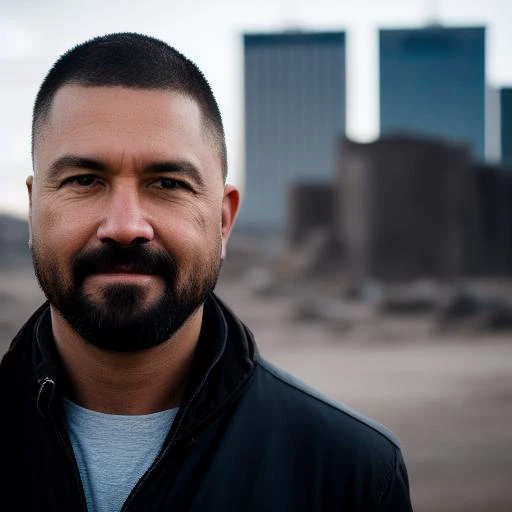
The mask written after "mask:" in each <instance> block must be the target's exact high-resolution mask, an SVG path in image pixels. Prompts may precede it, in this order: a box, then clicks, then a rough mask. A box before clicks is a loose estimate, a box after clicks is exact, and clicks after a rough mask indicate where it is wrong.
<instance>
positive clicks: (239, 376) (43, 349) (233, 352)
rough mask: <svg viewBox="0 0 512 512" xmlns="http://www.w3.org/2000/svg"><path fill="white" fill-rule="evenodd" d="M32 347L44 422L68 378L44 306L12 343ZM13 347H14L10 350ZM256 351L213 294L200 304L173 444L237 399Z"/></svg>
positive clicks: (241, 326)
mask: <svg viewBox="0 0 512 512" xmlns="http://www.w3.org/2000/svg"><path fill="white" fill-rule="evenodd" d="M23 338H25V339H26V340H25V341H26V342H27V343H32V370H33V373H34V376H35V378H36V381H37V385H38V395H37V408H38V411H39V413H40V414H41V416H43V417H46V416H48V414H49V412H50V409H51V407H52V403H53V401H54V398H55V397H56V396H58V394H59V392H60V389H62V385H63V381H64V379H65V378H66V376H65V374H64V370H63V367H62V364H61V362H60V358H59V355H58V352H57V349H56V346H55V341H54V339H53V334H52V328H51V315H50V307H49V305H48V303H46V304H44V305H43V306H41V308H39V309H38V310H37V311H36V313H34V315H33V316H32V317H31V318H30V320H29V321H28V322H27V323H26V324H25V326H24V327H23V329H22V330H21V331H20V333H19V335H18V336H17V337H16V339H15V342H14V343H16V344H17V343H20V342H22V339H23ZM14 343H13V346H14ZM256 358H257V349H256V345H255V342H254V338H253V336H252V333H251V332H250V331H249V330H248V329H247V327H246V326H245V325H244V324H243V323H242V322H241V321H240V320H239V319H238V318H237V317H236V316H235V315H234V314H233V313H232V312H231V310H230V309H229V308H228V307H227V306H226V305H225V304H224V303H223V302H222V301H221V300H220V299H219V298H218V297H216V296H215V295H214V294H213V293H212V294H211V295H210V296H209V297H208V298H207V300H206V302H205V304H204V312H203V323H202V326H201V331H200V335H199V341H198V344H197V349H196V354H195V356H194V362H193V365H192V369H191V373H190V377H189V382H188V385H187V389H186V391H185V395H184V399H183V401H182V404H181V407H180V413H179V415H178V417H177V418H176V420H175V423H177V425H176V428H173V431H174V437H175V440H176V441H178V440H180V439H182V438H183V437H184V436H185V435H188V434H190V435H192V434H193V433H194V432H197V431H198V430H200V429H201V428H202V427H203V426H204V425H205V424H207V423H208V420H209V419H210V418H211V417H212V416H214V415H215V414H216V413H217V412H218V411H220V410H221V409H222V408H223V407H225V406H227V405H229V403H231V402H232V401H233V400H235V399H236V397H237V396H238V395H239V394H240V393H241V391H242V390H243V389H244V388H245V386H246V385H247V384H248V382H249V381H250V378H251V376H252V374H253V370H254V366H255V360H256Z"/></svg>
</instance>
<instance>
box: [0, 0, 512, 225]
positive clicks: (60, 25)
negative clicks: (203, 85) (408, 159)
mask: <svg viewBox="0 0 512 512" xmlns="http://www.w3.org/2000/svg"><path fill="white" fill-rule="evenodd" d="M434 19H435V20H436V21H439V22H441V23H443V24H444V25H447V26H461V25H463V26H471V25H485V26H487V28H488V32H487V79H488V81H489V83H490V84H491V85H494V86H503V85H512V60H511V55H512V0H338V1H334V0H280V1H279V0H278V1H275V0H274V1H271V0H255V1H248V0H239V1H227V0H225V1H223V0H217V1H213V0H211V1H207V0H187V2H184V1H182V0H180V1H177V0H167V1H161V0H147V1H144V2H142V1H141V2H135V1H133V0H124V1H116V0H111V1H110V2H103V1H99V0H88V1H87V2H74V1H72V0H69V1H67V2H65V1H57V0H45V1H44V2H43V1H36V0H1V2H0V70H1V71H0V93H1V94H0V113H1V119H2V123H1V125H0V211H8V212H11V213H16V214H19V215H26V211H27V206H26V203H27V201H26V193H25V189H24V182H25V177H26V176H27V175H28V174H30V173H31V163H30V116H31V109H32V104H33V100H34V97H35V94H36V92H37V88H38V87H39V84H40V82H41V81H42V79H43V77H44V75H45V74H46V72H47V71H48V69H49V67H50V66H51V65H52V63H53V62H54V61H55V60H56V59H57V58H58V56H59V55H60V54H62V53H63V52H64V51H66V50H67V49H69V48H70V47H71V46H73V45H74V44H77V43H80V42H82V41H85V40H86V39H89V38H91V37H93V36H96V35H100V34H105V33H110V32H119V31H135V32H142V33H147V34H150V35H153V36H155V37H158V38H160V39H163V40H165V41H167V42H168V43H170V44H171V45H173V46H175V47H176V48H177V49H178V50H180V51H182V52H183V53H185V54H186V55H187V56H188V57H190V58H191V59H192V60H193V61H195V62H196V64H198V66H199V67H200V68H201V69H202V70H203V72H204V73H205V75H206V77H207V78H208V80H209V81H210V83H211V85H212V87H213V90H214V93H215V94H216V97H217V100H218V102H219V105H220V108H221V111H222V113H223V117H224V122H225V127H226V135H227V143H228V154H229V166H230V173H229V180H230V181H231V182H234V183H235V184H237V185H239V186H243V147H242V141H243V131H242V128H243V117H242V116H243V112H242V74H241V69H242V57H243V56H242V38H241V34H242V33H243V32H254V31H272V30H281V29H284V28H291V27H293V28H302V29H305V30H340V29H341V30H346V31H347V52H348V54H347V80H348V83H347V132H348V135H349V136H351V137H353V138H355V139H357V140H361V141H364V140H371V139H373V138H374V137H376V136H378V81H377V80H378V76H377V62H378V32H377V30H378V28H393V27H417V26H423V25H425V24H426V23H428V22H431V21H432V20H434Z"/></svg>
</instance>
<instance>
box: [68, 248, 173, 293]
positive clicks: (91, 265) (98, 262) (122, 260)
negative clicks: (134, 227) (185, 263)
mask: <svg viewBox="0 0 512 512" xmlns="http://www.w3.org/2000/svg"><path fill="white" fill-rule="evenodd" d="M72 268H73V275H74V277H75V280H76V281H77V282H78V283H80V282H82V281H83V280H84V279H85V278H86V277H88V276H90V275H94V274H99V273H109V272H120V271H128V272H134V273H141V274H154V275H158V276H161V277H163V278H164V279H165V280H174V279H175V278H176V275H177V264H176V261H175V259H174V258H173V257H172V256H171V255H170V254H169V253H167V252H164V251H155V250H151V249H149V248H148V247H147V246H145V245H131V246H123V245H119V244H106V245H104V246H101V247H99V248H97V249H91V250H88V251H85V252H82V253H79V254H78V255H77V256H76V257H75V259H74V261H73V264H72Z"/></svg>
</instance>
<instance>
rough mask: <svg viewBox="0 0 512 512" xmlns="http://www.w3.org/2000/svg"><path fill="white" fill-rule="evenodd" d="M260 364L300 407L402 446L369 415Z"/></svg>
mask: <svg viewBox="0 0 512 512" xmlns="http://www.w3.org/2000/svg"><path fill="white" fill-rule="evenodd" d="M258 364H259V366H260V367H261V369H262V370H263V372H265V373H267V375H268V376H269V377H270V378H271V379H273V380H274V384H275V385H277V386H279V387H282V389H283V392H284V393H287V395H288V396H290V397H291V399H292V400H293V401H294V402H295V403H296V405H297V406H299V405H300V404H302V407H305V408H306V409H310V410H316V411H321V412H322V413H323V414H327V415H328V416H329V417H330V419H332V420H333V421H334V422H336V420H337V419H338V420H339V421H342V422H343V424H344V425H346V426H349V427H352V428H353V429H355V430H357V431H358V432H360V433H366V434H367V435H369V436H371V437H375V436H376V437H377V438H381V439H382V440H383V441H387V442H389V443H390V444H391V445H393V446H394V447H395V448H397V449H400V441H399V439H398V437H397V436H396V435H395V434H394V433H393V432H392V431H391V430H389V429H388V428H386V427H385V426H383V425H381V424H380V423H378V422H376V421H374V420H372V419H371V418H368V417H367V416H365V415H363V414H361V413H359V412H357V411H355V410H354V409H352V408H350V407H348V406H347V405H345V404H341V403H338V402H336V401H335V400H333V399H332V398H330V397H328V396H326V395H324V394H323V393H321V392H319V391H318V390H316V389H314V388H312V387H311V386H309V385H308V384H306V383H304V382H302V381H301V380H300V379H298V378H297V377H295V376H293V375H291V374H289V373H288V372H286V371H284V370H283V369H281V368H279V367H277V366H275V365H273V364H272V363H270V362H268V361H266V360H265V359H263V358H261V357H259V358H258Z"/></svg>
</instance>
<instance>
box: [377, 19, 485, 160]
mask: <svg viewBox="0 0 512 512" xmlns="http://www.w3.org/2000/svg"><path fill="white" fill-rule="evenodd" d="M380 128H381V135H392V134H395V133H398V132H401V133H404V132H405V133H412V134H415V135H423V136H429V137H437V138H439V137H442V138H444V139H446V140H447V141H452V142H455V143H463V144H467V145H469V147H470V150H471V152H472V154H473V156H474V157H476V158H477V159H480V160H482V159H484V156H485V153H484V152H485V28H483V27H474V28H441V27H429V28H422V29H400V30H381V31H380Z"/></svg>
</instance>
